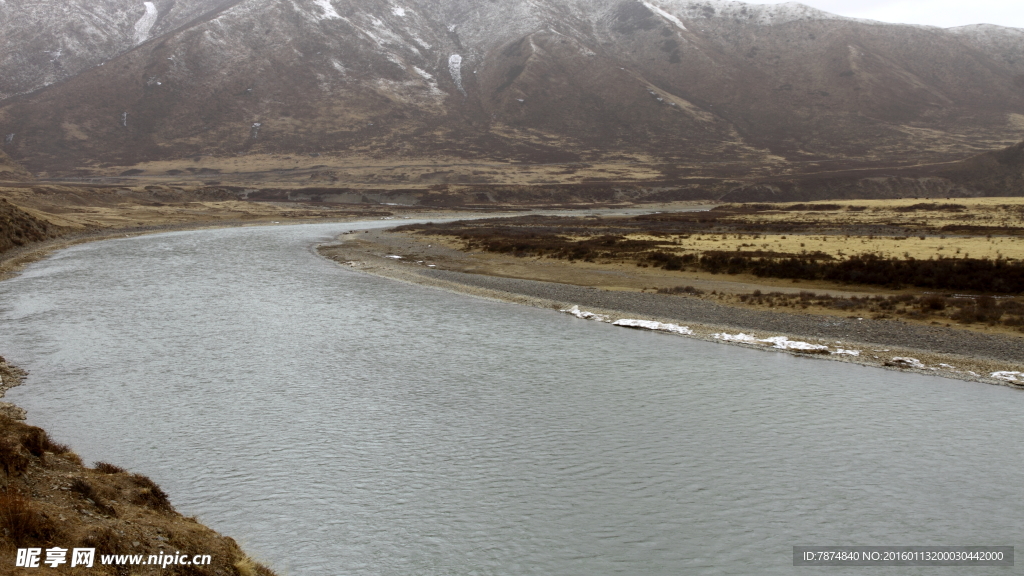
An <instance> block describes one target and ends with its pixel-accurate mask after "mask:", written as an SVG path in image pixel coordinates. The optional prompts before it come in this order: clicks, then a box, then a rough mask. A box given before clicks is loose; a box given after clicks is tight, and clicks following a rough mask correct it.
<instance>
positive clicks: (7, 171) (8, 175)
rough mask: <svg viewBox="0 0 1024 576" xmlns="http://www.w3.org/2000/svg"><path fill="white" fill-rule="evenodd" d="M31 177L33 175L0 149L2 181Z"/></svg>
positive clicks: (0, 175)
mask: <svg viewBox="0 0 1024 576" xmlns="http://www.w3.org/2000/svg"><path fill="white" fill-rule="evenodd" d="M31 179H32V175H31V174H29V173H28V171H27V170H25V168H24V167H22V166H21V165H20V164H18V163H17V162H15V161H14V160H11V159H10V157H9V156H7V154H4V152H3V150H0V181H3V180H7V181H15V182H21V181H25V180H31Z"/></svg>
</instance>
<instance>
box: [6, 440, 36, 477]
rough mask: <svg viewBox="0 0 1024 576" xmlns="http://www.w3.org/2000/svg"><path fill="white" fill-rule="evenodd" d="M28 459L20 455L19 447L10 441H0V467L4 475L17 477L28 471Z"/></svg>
mask: <svg viewBox="0 0 1024 576" xmlns="http://www.w3.org/2000/svg"><path fill="white" fill-rule="evenodd" d="M28 463H29V462H28V458H27V457H26V456H25V455H24V454H22V453H21V446H20V445H19V444H17V443H15V442H12V441H11V440H10V439H7V438H3V439H0V466H2V467H3V469H4V473H6V474H7V476H8V477H10V476H17V475H18V474H21V473H22V472H24V471H25V470H27V469H28Z"/></svg>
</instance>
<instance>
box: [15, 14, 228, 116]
mask: <svg viewBox="0 0 1024 576" xmlns="http://www.w3.org/2000/svg"><path fill="white" fill-rule="evenodd" d="M235 1H237V0H235ZM225 3H226V2H225V1H224V0H154V1H153V2H143V1H141V0H60V1H48V2H40V1H38V0H5V1H4V2H0V101H2V100H3V99H5V98H9V97H11V96H14V95H18V94H24V93H27V92H32V91H34V90H38V89H39V88H42V87H44V86H49V85H51V84H54V83H56V82H59V81H61V80H65V79H67V78H70V77H73V76H75V75H76V74H78V73H80V72H82V71H84V70H87V69H89V68H92V67H93V66H98V65H100V64H102V63H104V62H106V61H107V60H110V59H111V58H114V57H116V56H118V55H120V54H123V53H124V52H126V51H127V50H130V49H131V48H132V47H134V46H135V45H137V44H139V43H141V42H143V41H145V40H146V39H148V38H149V37H151V36H152V35H154V34H161V33H164V32H167V31H169V30H172V29H174V28H177V27H178V26H182V25H185V24H186V23H188V22H190V21H192V20H194V19H196V18H200V17H202V16H203V15H204V14H206V13H208V12H210V11H212V10H216V9H218V8H220V7H221V6H223V5H224V4H225Z"/></svg>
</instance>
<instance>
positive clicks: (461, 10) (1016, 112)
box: [0, 0, 1024, 171]
mask: <svg viewBox="0 0 1024 576" xmlns="http://www.w3.org/2000/svg"><path fill="white" fill-rule="evenodd" d="M40 6H48V7H49V8H48V9H46V10H44V9H43V8H41V7H40ZM53 6H54V5H53V4H46V5H40V4H38V3H37V2H34V1H30V0H6V2H3V3H0V17H2V19H0V33H4V35H3V36H0V37H2V38H3V40H0V42H3V43H4V44H2V48H0V98H2V97H3V96H4V95H8V96H9V95H12V94H23V93H26V92H31V91H33V90H38V89H39V88H40V87H42V86H44V85H48V84H49V85H50V86H49V88H46V89H43V90H38V91H37V92H34V93H31V94H28V95H24V96H22V97H20V98H8V100H7V101H0V134H3V135H8V136H9V138H7V139H5V140H4V141H3V142H4V148H3V149H4V150H5V151H7V153H8V154H10V155H11V156H12V157H13V158H15V159H16V160H18V161H19V162H21V163H23V164H24V165H26V166H28V167H29V168H30V169H32V170H34V171H41V170H72V169H74V168H76V167H81V166H86V165H90V164H91V165H95V164H110V165H117V166H125V165H132V164H134V163H136V162H142V161H145V160H152V159H157V158H182V157H191V156H196V155H200V154H213V155H224V156H229V155H236V154H250V153H277V152H287V153H291V152H297V153H323V152H336V153H341V154H355V153H361V154H371V153H372V154H375V155H385V156H410V157H411V156H420V157H432V156H454V157H462V158H497V159H509V158H513V159H519V160H527V161H534V160H537V161H559V160H561V161H581V160H583V161H586V160H588V159H594V158H601V157H621V155H623V154H642V155H646V156H647V157H649V158H654V159H658V161H662V162H665V163H667V164H670V163H683V162H696V161H701V162H703V161H708V160H714V161H716V162H718V161H723V160H725V161H735V162H763V161H764V159H765V158H767V157H769V156H770V157H772V158H776V159H779V161H783V160H785V161H786V162H793V163H801V162H809V161H828V160H835V159H842V158H848V157H855V158H861V159H864V160H865V161H876V162H884V161H905V162H919V161H925V160H936V159H947V158H954V157H957V156H960V157H962V156H963V155H965V154H966V153H970V152H974V151H980V150H985V149H994V148H997V147H1002V146H1005V145H1007V144H1009V143H1011V142H1017V141H1019V140H1020V137H1019V136H1020V130H1021V126H1022V122H1024V89H1022V88H1024V53H1022V52H1021V51H1022V50H1024V48H1022V46H1024V43H1022V42H1021V41H1020V40H1021V38H1022V35H1024V31H1020V30H1015V29H1001V28H998V27H984V26H982V27H966V28H962V29H953V30H942V29H939V28H930V27H920V26H898V25H886V24H880V23H873V22H863V21H858V20H853V19H849V18H841V17H838V16H835V15H832V14H828V13H826V12H822V11H819V10H815V9H813V8H809V7H806V6H803V5H800V4H795V3H790V4H780V5H749V4H742V3H739V2H727V1H703V2H698V1H685V0H497V1H489V2H482V1H480V0H234V1H227V0H225V1H221V2H213V1H211V0H206V1H203V0H177V1H175V0H153V1H152V2H142V1H138V0H131V1H129V0H88V1H87V0H66V1H64V2H61V3H60V6H61V8H59V9H55V8H53ZM154 10H155V16H154ZM12 19H17V21H18V22H19V24H18V25H15V24H13V22H14V20H12ZM32 27H34V28H35V29H36V30H40V31H41V32H39V33H38V34H29V33H27V32H24V30H27V29H31V28H32ZM19 34H20V36H19ZM146 39H148V40H146ZM54 54H56V55H57V56H54ZM103 63H105V64H104V65H102V66H101V65H100V64H103ZM58 82H59V83H58ZM55 83H58V84H56V85H54V84H55Z"/></svg>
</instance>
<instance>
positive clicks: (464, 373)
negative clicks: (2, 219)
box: [0, 222, 1024, 576]
mask: <svg viewBox="0 0 1024 576" xmlns="http://www.w3.org/2000/svg"><path fill="white" fill-rule="evenodd" d="M383 225H393V223H390V222H388V223H385V222H375V223H359V224H318V225H305V226H281V227H264V228H237V229H226V230H213V231H193V232H177V233H169V234H161V235H155V236H145V237H138V238H125V239H121V240H112V241H105V242H98V243H93V244H85V245H81V246H77V247H74V248H71V249H68V250H64V251H62V252H59V253H57V254H55V255H54V256H52V257H51V258H49V259H47V260H45V261H42V262H38V263H36V264H33V265H32V266H30V267H29V268H28V269H27V270H26V271H25V273H24V274H22V275H21V276H19V277H17V278H15V279H12V280H9V281H6V282H3V283H0V322H2V329H0V350H3V353H4V354H5V355H6V356H8V359H9V360H10V361H12V362H13V363H16V364H19V365H21V366H23V367H25V368H27V369H29V370H30V371H31V372H32V376H31V378H30V379H29V381H28V383H27V384H26V385H25V386H23V387H21V388H17V389H14V390H12V391H11V392H10V393H9V394H8V396H9V399H10V400H11V401H13V402H15V403H17V404H19V405H21V406H23V407H25V408H27V409H28V411H29V421H30V423H32V424H36V425H40V426H43V427H45V428H46V429H47V430H49V431H50V433H51V435H52V436H54V437H55V438H56V439H57V440H59V441H62V442H67V443H70V444H72V445H73V447H74V448H75V449H76V450H77V451H78V452H79V453H80V454H81V455H82V456H83V458H85V459H86V460H87V461H88V462H92V461H96V460H103V461H109V462H113V463H116V464H119V465H122V466H125V467H128V468H131V469H132V470H134V471H138V472H142V473H145V474H148V475H150V476H151V477H153V478H154V479H155V480H156V481H157V482H158V483H159V484H161V485H162V486H163V488H164V489H165V490H166V491H167V492H168V493H169V494H170V495H171V497H172V500H173V502H174V503H175V505H176V506H177V508H178V509H179V511H181V512H183V513H185V514H196V515H198V516H199V517H200V519H201V520H202V521H204V522H205V523H207V524H208V525H210V526H211V527H213V528H215V529H217V530H219V531H221V532H222V533H224V534H227V535H231V536H233V537H235V538H236V539H238V540H239V541H240V543H241V544H242V545H243V547H244V548H246V549H247V550H248V551H250V552H251V553H253V555H254V556H256V557H257V558H258V559H261V560H263V561H266V562H268V563H269V564H270V565H272V566H273V567H274V568H276V569H278V570H279V571H280V572H281V573H282V574H285V575H288V574H291V575H324V576H335V575H341V574H353V575H418V576H433V575H442V574H444V575H448V574H458V575H491V574H493V575H527V574H529V575H540V574H543V575H545V576H556V575H567V576H568V575H573V576H577V575H606V574H624V575H672V576H677V575H679V574H744V575H746V574H793V573H797V574H802V573H806V574H818V573H820V571H821V570H822V569H821V568H794V567H793V566H792V546H794V545H825V544H844V545H953V544H961V545H967V544H974V545H1014V544H1018V543H1019V542H1018V541H1017V540H1016V538H1019V537H1020V535H1021V534H1022V533H1024V530H1022V528H1024V481H1022V477H1021V474H1020V472H1021V470H1022V469H1024V467H1022V463H1024V439H1022V435H1021V430H1022V429H1024V426H1022V424H1024V416H1022V414H1024V394H1022V393H1021V392H1019V391H1016V390H1011V389H1009V388H1004V387H998V386H989V385H984V384H974V383H966V382H961V381H956V380H946V379H942V378H934V377H927V376H922V375H917V374H903V373H898V372H890V371H883V370H878V369H872V368H866V367H862V366H857V365H850V364H840V363H835V362H823V361H815V360H809V359H802V358H796V357H793V356H789V355H785V354H774V353H764V352H759V351H754V350H748V349H744V348H738V347H732V346H725V345H718V344H711V343H706V342H701V341H695V340H688V339H685V338H681V337H674V336H668V335H660V334H652V333H643V332H637V331H631V330H627V329H622V328H616V327H613V326H610V325H605V324H599V323H594V322H584V321H580V320H576V319H574V318H572V317H569V316H566V315H561V314H558V313H556V312H554V311H549V310H541V309H534V308H527V307H520V306H516V305H511V304H504V303H499V302H492V301H487V300H481V299H474V298H472V297H468V296H463V295H458V294H451V293H447V292H442V291H438V290H434V289H427V288H422V287H418V286H413V285H407V284H403V283H399V282H395V281H391V280H387V279H382V278H378V277H375V276H370V275H365V274H362V273H358V272H353V271H351V270H348V269H344V268H342V267H339V266H337V265H336V264H334V263H331V262H328V261H326V260H324V259H321V258H320V257H318V256H316V255H315V254H314V252H313V251H312V250H311V249H310V247H311V245H312V244H314V243H316V242H321V241H327V240H329V239H331V238H333V237H334V236H335V235H337V234H338V233H340V232H343V231H345V230H348V229H352V228H358V229H362V228H367V227H375V226H383ZM871 570H872V574H960V573H963V572H962V571H963V570H964V569H963V568H940V569H925V568H892V569H883V570H875V569H871ZM1007 570H1009V571H1011V572H1012V570H1013V569H1012V568H1009V569H1008V568H1001V569H1000V568H987V569H971V574H1006V573H1009V572H1007Z"/></svg>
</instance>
